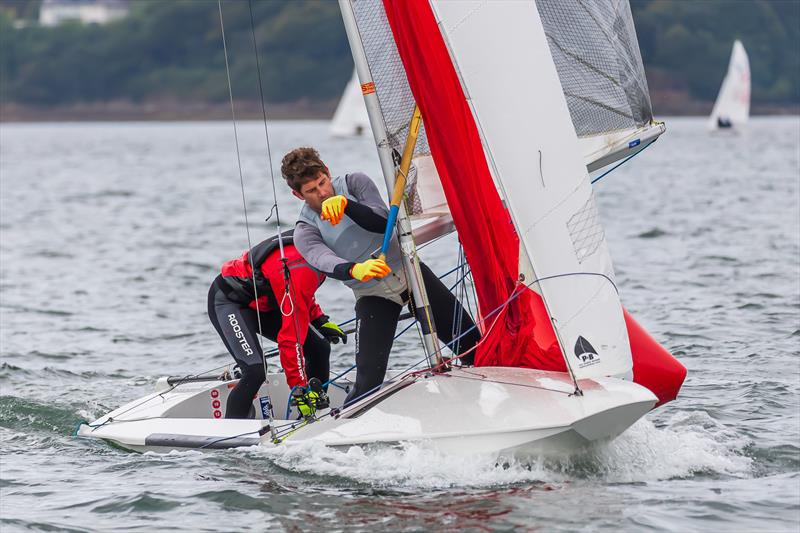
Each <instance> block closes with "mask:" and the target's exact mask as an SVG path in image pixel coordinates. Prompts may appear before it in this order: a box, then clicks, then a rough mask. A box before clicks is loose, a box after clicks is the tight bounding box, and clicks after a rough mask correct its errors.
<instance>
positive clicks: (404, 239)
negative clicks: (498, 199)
mask: <svg viewBox="0 0 800 533" xmlns="http://www.w3.org/2000/svg"><path fill="white" fill-rule="evenodd" d="M339 8H340V9H341V12H342V19H343V20H344V27H345V31H346V32H347V40H348V42H349V43H350V50H351V51H352V52H353V61H354V62H355V66H356V72H357V73H358V78H359V80H360V82H361V92H362V94H363V95H364V103H365V104H366V106H367V115H368V116H369V122H370V126H371V127H372V134H373V135H374V137H375V145H376V146H377V148H378V158H379V160H380V163H381V170H382V172H383V179H384V180H385V181H386V189H387V190H388V191H393V190H394V186H395V162H394V157H393V156H392V148H391V145H390V144H389V140H388V138H387V137H388V135H387V132H386V126H385V124H384V122H383V117H382V115H381V110H380V106H379V104H378V96H377V94H376V93H375V83H374V82H373V80H372V74H371V73H370V71H369V67H368V65H367V57H366V53H365V51H364V46H363V44H362V42H361V38H360V37H359V34H358V27H357V25H356V20H355V15H354V14H353V9H352V6H351V5H350V1H349V0H339ZM412 111H413V110H412V109H409V117H410V116H411V112H412ZM397 228H398V236H399V240H400V249H401V251H402V256H403V266H404V267H405V271H406V279H407V280H408V287H409V290H410V291H411V294H412V295H413V297H414V304H415V306H416V308H415V309H414V312H415V315H416V318H417V320H418V321H419V323H420V326H421V329H422V346H423V349H424V350H425V355H426V356H427V357H428V364H429V365H430V366H431V367H434V366H437V365H439V364H441V362H442V356H441V350H440V348H439V340H438V338H437V337H436V327H435V325H434V323H433V314H432V312H431V307H430V302H429V301H428V294H427V292H426V291H425V285H424V284H423V282H422V272H421V271H420V268H419V257H418V255H417V248H416V246H415V244H414V239H413V237H412V235H411V221H410V220H409V218H408V213H407V212H406V208H405V204H404V203H403V202H401V203H400V205H399V210H398V214H397Z"/></svg>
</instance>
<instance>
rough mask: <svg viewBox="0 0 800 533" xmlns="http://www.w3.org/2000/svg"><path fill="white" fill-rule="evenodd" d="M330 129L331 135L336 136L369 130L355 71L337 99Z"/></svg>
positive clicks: (354, 134)
mask: <svg viewBox="0 0 800 533" xmlns="http://www.w3.org/2000/svg"><path fill="white" fill-rule="evenodd" d="M330 131H331V135H334V136H336V137H356V136H360V135H365V134H367V133H369V131H370V128H369V116H367V108H366V106H364V97H363V96H362V95H361V84H360V83H359V82H358V74H356V72H355V71H353V76H352V77H351V78H350V81H349V82H347V87H345V89H344V93H343V94H342V99H341V100H339V105H338V106H337V107H336V112H335V113H334V114H333V119H332V120H331V127H330Z"/></svg>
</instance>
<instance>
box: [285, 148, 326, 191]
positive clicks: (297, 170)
mask: <svg viewBox="0 0 800 533" xmlns="http://www.w3.org/2000/svg"><path fill="white" fill-rule="evenodd" d="M320 172H324V173H325V174H328V167H326V166H325V163H323V162H322V159H320V158H319V152H317V151H316V150H314V149H313V148H309V147H302V148H295V149H294V150H292V151H291V152H289V153H288V154H286V155H285V156H283V160H282V161H281V174H283V178H284V179H285V180H286V184H287V185H289V187H291V188H292V189H293V190H295V191H298V192H299V191H300V188H301V187H302V186H303V184H304V183H308V182H309V181H311V180H313V179H316V178H317V175H318V174H319V173H320Z"/></svg>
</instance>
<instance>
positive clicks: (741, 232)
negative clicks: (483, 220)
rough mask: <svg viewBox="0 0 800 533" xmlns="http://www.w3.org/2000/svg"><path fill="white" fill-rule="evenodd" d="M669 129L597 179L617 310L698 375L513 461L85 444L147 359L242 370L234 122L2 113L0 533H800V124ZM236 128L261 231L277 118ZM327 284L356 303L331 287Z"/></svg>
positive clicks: (409, 451) (439, 252)
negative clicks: (635, 415)
mask: <svg viewBox="0 0 800 533" xmlns="http://www.w3.org/2000/svg"><path fill="white" fill-rule="evenodd" d="M667 124H668V131H667V134H666V135H665V136H664V138H663V139H662V140H660V141H659V142H657V143H656V144H655V145H653V146H652V147H651V148H649V149H648V150H647V151H645V152H644V153H643V154H641V155H640V156H638V157H637V158H635V159H633V160H632V161H631V162H629V163H627V164H626V165H624V166H622V167H621V168H619V169H618V170H617V171H615V172H613V173H612V174H610V175H608V176H606V177H605V178H603V180H601V181H600V182H598V183H597V184H596V185H595V188H596V193H597V196H598V200H599V204H600V213H601V218H602V220H603V223H604V225H605V228H606V235H607V238H608V240H609V243H610V247H611V252H612V256H613V258H614V261H615V268H616V272H617V278H618V283H619V285H620V290H621V294H622V299H623V302H624V303H625V305H626V307H627V308H628V309H629V310H631V312H632V313H633V314H634V315H635V316H636V317H637V318H638V319H639V321H640V322H641V323H642V324H643V325H645V326H646V327H647V328H648V329H649V330H650V331H651V333H652V334H653V335H654V336H655V337H656V338H657V339H658V340H659V341H660V342H662V343H663V344H664V345H665V346H666V347H667V348H669V349H670V350H671V351H672V352H673V353H674V354H675V355H676V356H677V357H678V358H680V360H681V361H682V362H683V364H684V365H686V366H687V367H688V369H689V376H688V379H687V381H686V384H685V385H684V387H683V390H682V393H681V395H680V397H679V398H678V399H677V401H675V402H672V403H670V404H668V405H667V406H665V407H663V408H661V409H659V410H657V411H656V412H653V413H651V414H650V415H648V417H647V418H646V419H644V420H642V421H640V422H638V423H637V424H636V425H635V426H633V427H632V428H631V429H630V430H629V431H627V432H626V433H625V434H623V435H622V436H621V437H619V438H617V439H616V440H615V441H613V442H611V443H608V444H604V445H598V446H597V447H595V448H593V449H591V450H588V451H587V452H585V453H583V454H581V455H580V456H576V457H573V458H571V459H569V460H562V461H558V462H555V461H550V462H548V461H542V462H538V463H531V464H510V465H496V462H495V460H494V459H493V458H491V457H482V456H475V457H472V458H471V459H470V460H468V461H464V460H462V459H458V460H456V459H454V458H451V457H449V456H447V455H444V454H437V453H434V452H432V451H430V450H428V449H426V448H424V447H419V446H408V447H406V448H404V449H388V450H387V449H360V448H352V449H350V450H349V451H347V452H341V451H332V450H327V449H324V448H318V447H313V446H308V447H298V448H291V449H290V448H284V449H278V450H273V451H270V452H267V451H263V450H260V449H257V448H253V449H237V450H224V451H215V452H207V453H201V452H195V451H189V452H182V453H175V452H173V453H171V454H169V455H156V454H144V455H140V454H134V453H128V452H124V451H121V450H118V449H115V448H112V447H110V446H108V445H106V444H103V443H100V442H94V441H87V440H79V439H76V438H74V437H73V436H72V432H73V430H74V428H75V426H76V424H78V423H79V422H80V421H82V420H85V419H92V418H94V417H96V416H98V415H100V414H103V413H104V412H107V411H108V410H110V409H111V408H114V407H116V406H118V405H120V404H122V403H124V402H127V401H129V400H132V399H134V398H137V397H139V396H143V395H144V394H146V393H148V392H150V391H151V389H152V387H153V384H154V382H155V380H156V378H157V377H158V376H161V375H166V374H181V375H183V374H188V373H195V372H199V371H201V370H205V369H208V368H212V367H216V366H220V365H223V364H226V363H228V361H229V356H228V355H227V354H226V353H225V352H224V348H223V346H222V343H221V342H220V340H219V338H218V337H217V336H216V333H215V332H214V331H213V329H212V327H211V325H210V323H209V322H208V319H207V317H206V314H205V313H206V311H205V306H206V303H205V298H206V291H207V289H208V284H209V283H210V281H211V280H212V279H213V277H214V276H215V274H216V272H217V269H218V267H219V265H220V263H221V262H222V261H224V260H226V259H228V258H231V257H233V256H235V255H237V254H239V253H240V252H241V250H243V249H245V248H246V247H247V237H246V233H245V224H244V220H243V216H242V197H241V192H240V189H239V175H238V170H237V167H236V152H235V149H234V144H233V133H232V128H231V125H230V124H229V123H224V122H223V123H177V124H176V123H169V124H158V123H147V124H131V123H126V124H59V125H52V124H36V125H13V124H3V125H1V126H0V144H1V146H0V150H1V152H2V153H1V154H0V180H1V181H0V229H2V238H0V254H1V255H0V260H1V263H2V264H1V265H0V271H1V275H0V284H1V286H0V287H1V289H2V298H1V300H0V348H1V349H2V366H1V367H0V445H1V446H2V451H1V453H2V455H1V456H0V461H2V463H1V464H0V470H1V472H0V529H2V531H3V532H6V531H17V530H74V531H95V530H96V531H111V530H114V531H132V530H143V531H151V530H174V531H221V530H222V531H261V530H264V529H266V528H274V529H276V530H293V531H299V530H320V529H323V528H325V529H331V530H344V529H347V530H373V529H389V530H401V529H414V530H431V529H449V530H465V529H476V530H494V529H500V530H510V529H515V528H526V529H541V530H544V531H575V530H592V531H594V530H608V531H615V530H619V529H625V530H648V531H649V530H665V531H687V530H690V531H720V530H728V531H754V530H761V531H797V529H798V527H800V400H799V398H800V394H799V393H800V390H799V389H800V359H798V356H800V197H799V194H800V192H799V191H800V152H799V150H800V121H799V120H798V119H797V118H796V117H795V118H774V119H755V120H753V121H752V123H751V125H750V128H749V130H748V131H747V132H746V133H743V134H739V135H732V134H718V135H710V134H709V133H707V132H706V131H705V123H704V120H701V119H673V120H668V121H667ZM239 134H240V142H241V155H242V161H243V170H244V182H245V188H246V193H247V202H248V209H249V212H250V215H251V232H252V235H253V239H260V238H263V237H264V236H265V235H266V234H267V233H268V232H269V231H271V230H272V228H267V227H266V226H265V224H264V223H263V219H264V217H265V215H266V213H267V211H268V210H269V206H270V205H271V202H272V197H271V187H270V185H269V179H268V176H269V172H268V170H265V168H267V165H266V162H267V158H266V155H265V153H266V152H265V146H264V133H263V124H260V123H242V124H240V130H239ZM270 135H271V139H272V150H273V154H274V159H275V162H276V165H277V162H278V161H279V159H280V156H281V155H282V154H283V153H284V152H285V151H286V150H288V149H290V148H293V147H295V146H298V145H313V146H316V147H318V149H319V150H320V152H321V153H322V156H323V158H324V159H325V160H326V161H327V162H328V163H329V166H330V168H331V170H332V171H333V172H334V173H342V172H346V171H353V170H363V171H366V172H367V173H369V174H372V175H375V176H377V175H378V163H377V157H376V155H375V150H374V147H373V146H372V145H371V143H370V141H368V140H333V139H331V138H330V137H329V136H328V133H327V124H326V123H323V122H276V123H273V124H271V129H270ZM276 169H277V166H276ZM278 186H279V188H280V189H279V200H280V205H281V208H282V211H281V215H282V217H283V218H284V220H286V221H290V220H293V219H294V216H295V215H296V214H297V211H298V209H299V207H300V204H299V202H297V201H296V200H294V199H293V198H292V197H291V196H290V195H289V194H287V193H286V191H285V190H284V189H283V186H282V183H280V182H279V183H278ZM448 239H449V240H446V241H445V242H441V243H438V245H437V246H431V247H429V248H426V249H425V250H423V257H424V258H425V259H426V261H427V262H428V263H429V264H430V265H431V266H433V267H434V269H435V270H438V271H444V270H447V269H449V268H451V267H452V266H454V259H453V258H454V250H455V243H454V241H453V240H452V238H448ZM320 300H321V303H322V305H323V308H324V309H325V310H326V311H327V312H328V313H329V314H330V315H331V316H333V317H334V318H336V319H337V320H340V321H342V320H345V319H347V318H350V316H351V315H352V304H353V302H352V297H351V295H350V293H349V291H348V290H346V289H344V288H343V287H342V286H341V285H340V284H338V283H336V282H331V281H329V282H327V283H326V284H325V285H324V287H323V290H321V292H320ZM395 346H396V348H395V351H394V353H393V355H392V360H391V363H392V364H393V365H395V366H396V367H402V366H404V365H408V364H409V363H411V362H414V361H416V360H417V359H418V358H419V354H420V349H419V346H418V342H417V341H416V337H415V336H413V335H411V336H407V337H404V338H403V339H401V340H400V341H398V343H397V344H396V345H395ZM351 349H352V345H351V344H348V345H347V346H346V347H344V348H341V347H340V348H337V349H335V350H334V354H333V363H334V366H335V367H336V368H346V367H347V366H349V365H350V364H352V359H353V356H352V352H351V351H350V350H351Z"/></svg>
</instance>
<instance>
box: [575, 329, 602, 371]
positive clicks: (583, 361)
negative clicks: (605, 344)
mask: <svg viewBox="0 0 800 533" xmlns="http://www.w3.org/2000/svg"><path fill="white" fill-rule="evenodd" d="M575 357H577V358H578V368H584V367H587V366H591V365H595V364H597V363H599V362H600V356H599V355H598V354H597V351H596V350H595V349H594V346H592V344H591V343H590V342H589V341H587V340H586V339H584V338H583V337H581V336H580V335H579V336H578V340H577V342H575Z"/></svg>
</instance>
